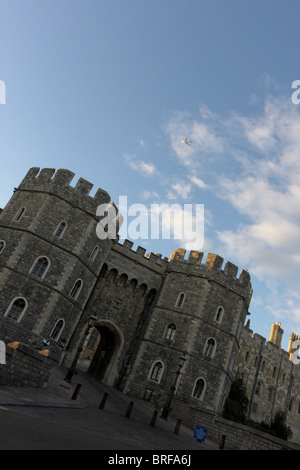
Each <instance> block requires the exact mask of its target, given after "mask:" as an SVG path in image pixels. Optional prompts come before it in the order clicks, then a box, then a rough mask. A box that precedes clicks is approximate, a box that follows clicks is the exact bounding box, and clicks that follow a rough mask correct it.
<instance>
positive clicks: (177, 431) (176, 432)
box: [174, 418, 182, 434]
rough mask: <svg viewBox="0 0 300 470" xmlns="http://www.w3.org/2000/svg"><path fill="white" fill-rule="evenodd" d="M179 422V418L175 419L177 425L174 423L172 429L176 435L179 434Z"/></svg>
mask: <svg viewBox="0 0 300 470" xmlns="http://www.w3.org/2000/svg"><path fill="white" fill-rule="evenodd" d="M181 421H182V419H179V418H178V419H177V423H176V425H175V428H174V434H178V433H179V429H180V425H181Z"/></svg>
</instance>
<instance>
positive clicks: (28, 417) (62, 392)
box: [0, 370, 218, 451]
mask: <svg viewBox="0 0 300 470" xmlns="http://www.w3.org/2000/svg"><path fill="white" fill-rule="evenodd" d="M62 377H64V374H63V373H62V372H61V371H60V370H58V371H57V377H55V380H54V381H53V383H50V384H49V387H47V389H46V390H45V391H42V390H31V391H29V390H26V393H25V390H21V389H16V388H14V389H11V388H10V387H3V388H2V389H1V390H0V392H1V393H0V400H1V401H0V431H1V432H0V449H1V450H4V449H32V450H35V449H51V450H54V449H82V450H84V449H107V450H109V449H114V450H117V449H119V450H125V449H127V450H131V449H136V450H161V451H162V450H172V451H174V450H216V449H217V448H218V446H217V445H216V444H215V443H212V442H211V441H209V440H206V442H204V443H199V442H197V441H196V439H194V438H193V431H192V430H190V429H187V428H185V427H184V425H181V428H180V431H179V434H178V435H176V434H174V432H173V431H174V425H175V422H174V420H172V419H168V421H165V420H163V419H161V418H160V417H158V418H157V420H156V424H155V426H154V427H152V426H150V424H149V423H150V420H151V418H152V414H153V409H152V408H151V407H147V406H145V405H144V404H143V403H138V402H135V403H134V406H133V409H132V412H131V415H130V418H127V417H125V413H126V410H127V408H128V404H129V401H130V397H128V396H126V395H124V394H123V393H121V392H120V391H118V390H116V389H114V388H112V387H107V386H106V385H104V384H102V383H100V382H97V381H95V380H94V379H92V378H90V377H88V376H86V374H85V373H84V372H82V371H79V374H78V376H76V378H73V379H75V380H73V383H72V384H67V383H66V382H65V381H64V380H63V379H62ZM77 382H80V383H81V384H82V386H81V389H80V392H79V395H78V398H77V400H76V401H72V400H71V396H72V393H73V390H74V389H75V386H76V384H77ZM104 392H108V394H109V396H108V399H107V402H106V404H105V407H104V409H103V410H100V409H99V403H100V401H101V398H102V397H103V394H104ZM1 405H2V406H1ZM20 405H22V406H20ZM56 406H58V407H56Z"/></svg>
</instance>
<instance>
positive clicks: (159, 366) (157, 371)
mask: <svg viewBox="0 0 300 470" xmlns="http://www.w3.org/2000/svg"><path fill="white" fill-rule="evenodd" d="M163 370H164V366H163V363H162V362H161V361H156V362H155V363H154V364H153V365H152V367H151V370H150V374H149V379H150V380H153V381H154V382H157V383H160V380H161V377H162V373H163Z"/></svg>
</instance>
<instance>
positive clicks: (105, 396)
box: [99, 392, 108, 410]
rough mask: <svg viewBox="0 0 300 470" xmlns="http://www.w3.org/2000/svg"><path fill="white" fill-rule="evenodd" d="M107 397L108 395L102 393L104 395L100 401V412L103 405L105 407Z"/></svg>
mask: <svg viewBox="0 0 300 470" xmlns="http://www.w3.org/2000/svg"><path fill="white" fill-rule="evenodd" d="M107 397H108V393H107V392H104V395H103V397H102V400H101V401H100V405H99V409H100V410H103V408H104V405H105V403H106V399H107Z"/></svg>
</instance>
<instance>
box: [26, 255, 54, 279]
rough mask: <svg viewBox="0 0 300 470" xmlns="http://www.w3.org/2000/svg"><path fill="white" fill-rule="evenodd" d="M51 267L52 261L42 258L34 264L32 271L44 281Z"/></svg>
mask: <svg viewBox="0 0 300 470" xmlns="http://www.w3.org/2000/svg"><path fill="white" fill-rule="evenodd" d="M49 267H50V261H49V259H48V258H46V256H41V257H40V258H38V259H37V260H36V261H35V262H34V263H33V266H32V268H31V270H30V272H31V273H32V274H34V275H35V276H37V277H40V278H41V279H43V278H44V277H45V276H46V273H47V271H48V269H49Z"/></svg>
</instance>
